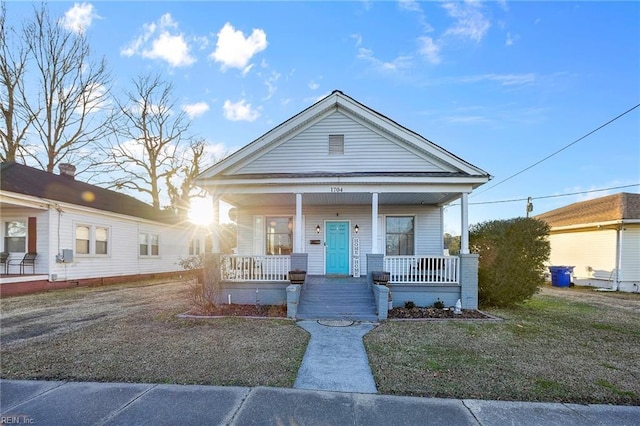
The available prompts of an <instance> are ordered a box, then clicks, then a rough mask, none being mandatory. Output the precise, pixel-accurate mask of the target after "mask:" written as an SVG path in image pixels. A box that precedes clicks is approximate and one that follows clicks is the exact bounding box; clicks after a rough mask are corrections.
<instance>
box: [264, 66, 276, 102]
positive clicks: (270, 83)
mask: <svg viewBox="0 0 640 426" xmlns="http://www.w3.org/2000/svg"><path fill="white" fill-rule="evenodd" d="M278 80H280V73H278V72H275V71H272V72H271V75H269V77H268V78H267V79H266V80H265V81H264V84H265V85H266V86H267V90H268V92H267V97H266V98H264V100H265V101H268V100H269V99H271V97H272V96H273V95H274V94H275V93H276V90H278V87H277V86H276V83H277V82H278Z"/></svg>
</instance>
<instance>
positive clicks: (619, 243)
mask: <svg viewBox="0 0 640 426" xmlns="http://www.w3.org/2000/svg"><path fill="white" fill-rule="evenodd" d="M622 231H623V228H622V225H619V226H618V227H617V228H616V274H615V278H614V280H613V287H612V290H613V291H618V288H619V287H620V267H621V266H622Z"/></svg>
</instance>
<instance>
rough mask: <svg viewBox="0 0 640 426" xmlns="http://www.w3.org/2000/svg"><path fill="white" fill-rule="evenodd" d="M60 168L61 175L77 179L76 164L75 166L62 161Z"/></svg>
mask: <svg viewBox="0 0 640 426" xmlns="http://www.w3.org/2000/svg"><path fill="white" fill-rule="evenodd" d="M58 169H60V176H64V177H67V178H69V179H75V176H76V166H74V165H73V164H69V163H60V165H59V166H58Z"/></svg>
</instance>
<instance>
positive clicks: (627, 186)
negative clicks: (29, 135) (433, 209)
mask: <svg viewBox="0 0 640 426" xmlns="http://www.w3.org/2000/svg"><path fill="white" fill-rule="evenodd" d="M633 186H640V183H634V184H631V185H623V186H612V187H611V188H602V189H592V190H590V191H580V192H567V193H565V194H556V195H541V196H539V197H527V198H514V199H511V200H496V201H479V202H477V203H469V205H480V204H500V203H515V202H519V201H527V200H542V199H545V198H557V197H568V196H569V195H581V194H590V193H592V192H602V191H610V190H612V189H623V188H631V187H633ZM459 205H460V204H459V203H456V204H450V206H459Z"/></svg>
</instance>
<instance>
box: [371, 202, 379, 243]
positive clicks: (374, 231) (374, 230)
mask: <svg viewBox="0 0 640 426" xmlns="http://www.w3.org/2000/svg"><path fill="white" fill-rule="evenodd" d="M371 253H374V254H375V253H378V193H377V192H372V193H371Z"/></svg>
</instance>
